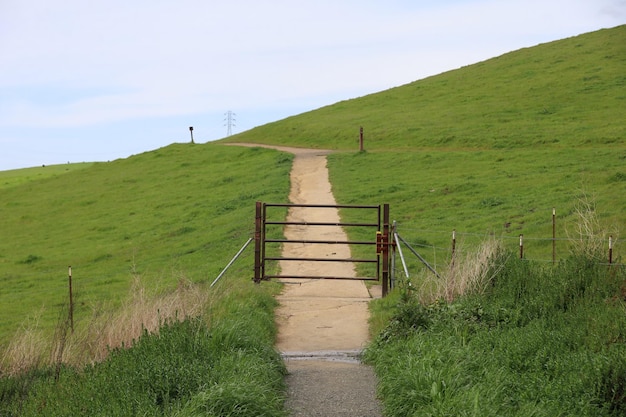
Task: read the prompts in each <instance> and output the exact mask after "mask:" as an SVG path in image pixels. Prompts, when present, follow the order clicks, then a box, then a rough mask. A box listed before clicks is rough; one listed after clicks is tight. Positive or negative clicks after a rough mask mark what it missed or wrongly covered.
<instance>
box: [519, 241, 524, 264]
mask: <svg viewBox="0 0 626 417" xmlns="http://www.w3.org/2000/svg"><path fill="white" fill-rule="evenodd" d="M519 258H520V259H524V235H519Z"/></svg>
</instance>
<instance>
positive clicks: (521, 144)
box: [227, 26, 626, 156]
mask: <svg viewBox="0 0 626 417" xmlns="http://www.w3.org/2000/svg"><path fill="white" fill-rule="evenodd" d="M625 39H626V26H620V27H617V28H614V29H607V30H601V31H598V32H593V33H589V34H584V35H580V36H577V37H573V38H569V39H564V40H560V41H556V42H551V43H546V44H542V45H538V46H535V47H532V48H526V49H522V50H519V51H515V52H511V53H508V54H505V55H502V56H500V57H497V58H493V59H490V60H487V61H484V62H481V63H478V64H475V65H471V66H468V67H464V68H461V69H458V70H454V71H450V72H446V73H443V74H440V75H437V76H433V77H430V78H427V79H423V80H419V81H415V82H413V83H411V84H407V85H404V86H401V87H397V88H392V89H390V90H386V91H382V92H380V93H376V94H371V95H368V96H365V97H361V98H356V99H353V100H347V101H342V102H339V103H336V104H333V105H330V106H327V107H324V108H321V109H318V110H314V111H311V112H308V113H304V114H300V115H297V116H293V117H290V118H287V119H284V120H280V121H277V122H274V123H269V124H267V125H264V126H260V127H257V128H255V129H252V130H249V131H246V132H243V133H240V134H238V135H233V136H232V137H230V138H228V139H227V141H231V142H233V141H246V142H259V143H281V144H290V145H294V146H296V145H297V146H302V147H312V148H329V149H341V150H351V149H357V148H358V143H357V139H358V135H359V127H360V126H362V127H363V128H364V131H365V147H366V149H367V150H368V151H389V150H398V151H409V152H415V151H420V150H424V149H438V150H465V149H472V150H486V149H502V150H504V149H511V150H514V149H528V148H531V147H540V148H548V149H559V148H561V147H568V148H571V147H587V146H621V145H623V143H624V137H625V135H626V126H624V122H623V115H624V107H625V106H626V104H625V100H626V71H624V70H625V68H626V42H624V40H625ZM622 156H623V155H622Z"/></svg>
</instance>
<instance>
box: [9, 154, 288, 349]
mask: <svg viewBox="0 0 626 417" xmlns="http://www.w3.org/2000/svg"><path fill="white" fill-rule="evenodd" d="M290 160H291V159H290V157H289V156H285V155H282V154H279V153H277V152H274V151H270V150H261V149H244V148H235V147H224V146H219V145H211V144H209V145H195V146H194V145H190V144H185V145H172V146H169V147H167V148H163V149H159V150H157V151H153V152H146V153H144V154H141V155H137V156H134V157H131V158H128V159H125V160H118V161H115V162H110V163H100V164H94V165H93V166H91V167H88V168H83V169H80V170H78V171H74V172H69V173H66V174H64V175H61V176H55V177H50V178H44V179H37V180H32V181H30V182H27V183H24V184H22V185H20V186H14V187H7V188H2V189H0V201H2V206H1V207H0V230H2V234H3V236H4V237H5V238H3V239H2V240H1V242H0V282H1V283H2V292H0V306H2V307H1V310H2V316H1V317H2V320H1V321H0V343H2V344H6V343H7V341H8V340H9V339H10V338H11V337H12V335H13V333H14V332H15V331H16V330H17V329H18V328H19V326H20V325H21V324H22V323H23V322H25V321H26V319H27V318H28V317H36V318H37V320H38V321H39V324H40V326H41V328H43V329H48V330H51V329H53V328H54V326H55V325H56V322H57V316H58V314H59V311H60V309H61V307H62V306H63V305H65V304H66V303H67V300H68V283H67V282H68V266H70V265H71V266H72V275H73V286H74V290H75V298H76V311H75V319H76V320H77V321H80V320H82V319H83V318H84V319H88V318H90V317H91V315H92V314H93V311H94V310H98V309H100V308H102V307H103V306H106V305H107V304H113V305H119V303H120V301H121V299H122V298H124V297H125V296H126V294H127V293H128V291H129V289H130V287H131V283H132V277H133V276H140V277H141V279H142V281H143V282H144V285H145V286H146V287H148V288H150V289H151V290H153V291H155V288H157V289H158V288H161V289H163V290H166V289H170V288H172V287H174V286H175V285H176V283H177V282H178V281H179V280H181V279H185V280H189V281H191V282H206V281H208V280H212V279H213V278H215V277H216V276H217V275H218V273H219V272H220V271H221V269H222V268H223V267H224V266H225V265H226V264H227V263H228V260H229V259H230V257H232V256H233V255H234V254H235V253H236V252H237V251H238V249H239V248H240V247H241V246H242V245H243V244H244V243H245V242H246V240H247V239H248V238H249V237H250V236H251V233H252V232H253V229H254V204H255V201H256V200H257V199H263V200H278V201H285V199H286V195H287V193H288V189H289V175H288V173H289V169H290V166H291V164H290ZM241 265H244V264H243V263H242V264H241ZM248 266H249V267H250V269H251V268H252V266H251V265H248ZM248 273H249V274H250V277H252V272H251V270H250V271H248ZM156 291H158V290H156Z"/></svg>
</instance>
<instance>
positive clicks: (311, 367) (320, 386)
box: [286, 360, 382, 417]
mask: <svg viewBox="0 0 626 417" xmlns="http://www.w3.org/2000/svg"><path fill="white" fill-rule="evenodd" d="M286 364H287V369H288V370H289V375H287V379H286V382H287V386H288V387H289V388H288V399H287V403H286V407H287V409H289V410H290V411H291V416H292V417H331V416H334V417H380V416H381V415H382V414H381V412H380V405H379V404H378V401H376V399H375V398H376V377H375V376H374V373H373V372H372V369H371V368H370V367H369V366H365V365H362V364H360V363H358V362H356V363H347V362H338V361H320V360H286Z"/></svg>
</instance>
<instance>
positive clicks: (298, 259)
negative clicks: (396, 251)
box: [263, 257, 378, 263]
mask: <svg viewBox="0 0 626 417" xmlns="http://www.w3.org/2000/svg"><path fill="white" fill-rule="evenodd" d="M263 260H265V261H312V262H355V263H356V262H358V263H376V262H378V260H377V259H352V258H347V259H345V258H343V259H342V258H281V257H271V258H263Z"/></svg>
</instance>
